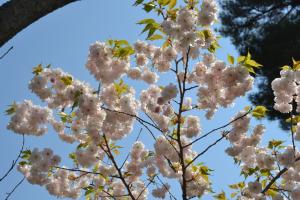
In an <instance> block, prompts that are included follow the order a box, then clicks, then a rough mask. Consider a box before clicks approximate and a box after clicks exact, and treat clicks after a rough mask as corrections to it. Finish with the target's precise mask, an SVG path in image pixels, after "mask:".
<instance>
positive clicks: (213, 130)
mask: <svg viewBox="0 0 300 200" xmlns="http://www.w3.org/2000/svg"><path fill="white" fill-rule="evenodd" d="M251 111H252V108H251V109H249V110H248V112H246V113H245V114H243V115H242V116H240V117H237V118H235V119H233V120H231V121H230V122H228V123H227V124H225V125H223V126H220V127H218V128H215V129H212V130H211V131H209V132H207V133H205V134H204V135H202V136H201V137H199V138H197V139H195V140H194V141H192V142H191V143H189V144H187V145H185V146H184V148H186V147H189V146H191V145H192V144H194V143H196V142H198V141H199V140H201V139H203V138H205V137H207V136H208V135H210V134H211V133H213V132H215V131H218V130H220V129H223V128H226V127H227V126H229V125H230V124H232V123H233V122H235V121H237V120H239V119H242V118H243V117H245V116H247V115H248V114H249V113H250V112H251Z"/></svg>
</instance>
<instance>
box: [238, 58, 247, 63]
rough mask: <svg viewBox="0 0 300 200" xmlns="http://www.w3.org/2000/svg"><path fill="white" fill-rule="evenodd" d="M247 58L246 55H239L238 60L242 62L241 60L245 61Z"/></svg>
mask: <svg viewBox="0 0 300 200" xmlns="http://www.w3.org/2000/svg"><path fill="white" fill-rule="evenodd" d="M245 59H246V56H239V57H238V59H237V61H238V63H241V62H244V61H245Z"/></svg>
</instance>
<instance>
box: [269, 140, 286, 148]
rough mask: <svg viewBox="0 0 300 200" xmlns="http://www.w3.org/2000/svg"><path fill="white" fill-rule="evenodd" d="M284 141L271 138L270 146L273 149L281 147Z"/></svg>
mask: <svg viewBox="0 0 300 200" xmlns="http://www.w3.org/2000/svg"><path fill="white" fill-rule="evenodd" d="M283 142H284V141H282V140H271V141H269V144H268V148H269V149H273V148H276V147H279V146H280V145H281V144H283Z"/></svg>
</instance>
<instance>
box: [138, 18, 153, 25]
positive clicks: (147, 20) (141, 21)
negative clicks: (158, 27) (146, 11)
mask: <svg viewBox="0 0 300 200" xmlns="http://www.w3.org/2000/svg"><path fill="white" fill-rule="evenodd" d="M153 23H155V20H154V19H151V18H147V19H142V20H140V21H138V22H137V24H153Z"/></svg>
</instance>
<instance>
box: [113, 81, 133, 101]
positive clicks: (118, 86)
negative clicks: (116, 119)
mask: <svg viewBox="0 0 300 200" xmlns="http://www.w3.org/2000/svg"><path fill="white" fill-rule="evenodd" d="M114 87H115V90H116V92H117V95H118V96H119V97H120V96H121V95H122V94H125V93H126V92H127V91H128V89H129V87H128V85H127V84H125V83H124V81H123V79H120V81H119V83H114Z"/></svg>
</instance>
